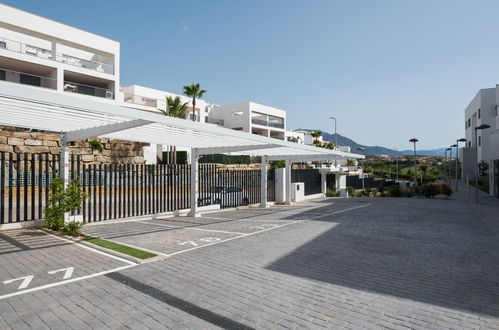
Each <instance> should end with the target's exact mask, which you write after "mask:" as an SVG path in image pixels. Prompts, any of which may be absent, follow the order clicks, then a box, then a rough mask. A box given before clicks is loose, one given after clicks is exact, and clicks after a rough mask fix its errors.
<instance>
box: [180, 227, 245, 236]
mask: <svg viewBox="0 0 499 330" xmlns="http://www.w3.org/2000/svg"><path fill="white" fill-rule="evenodd" d="M183 229H190V230H200V231H208V232H213V233H222V234H235V235H246V233H239V232H237V231H226V230H216V229H205V228H199V227H184V228H183Z"/></svg>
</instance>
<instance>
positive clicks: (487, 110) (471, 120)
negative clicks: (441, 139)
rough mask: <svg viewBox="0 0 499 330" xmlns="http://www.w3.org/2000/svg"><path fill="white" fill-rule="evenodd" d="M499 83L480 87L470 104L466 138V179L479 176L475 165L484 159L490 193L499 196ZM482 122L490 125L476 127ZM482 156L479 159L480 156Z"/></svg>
mask: <svg viewBox="0 0 499 330" xmlns="http://www.w3.org/2000/svg"><path fill="white" fill-rule="evenodd" d="M498 104H499V85H496V87H495V88H485V89H480V90H479V91H478V93H477V94H476V95H475V97H474V98H473V99H472V100H471V102H470V103H469V105H468V106H467V107H466V109H465V111H464V114H465V118H464V119H465V123H464V126H465V138H466V140H467V142H466V147H465V148H463V149H462V152H461V155H462V156H461V159H462V162H463V165H462V170H463V178H466V177H469V178H470V179H471V178H474V177H475V164H477V163H479V162H481V161H484V162H486V163H487V164H489V170H488V173H489V180H490V181H489V187H490V191H489V193H490V194H491V195H494V196H496V197H499V182H498V181H499V117H498V116H497V107H498ZM482 124H486V125H489V126H490V128H487V129H481V130H476V134H475V128H476V127H479V126H480V125H482ZM477 157H478V158H477Z"/></svg>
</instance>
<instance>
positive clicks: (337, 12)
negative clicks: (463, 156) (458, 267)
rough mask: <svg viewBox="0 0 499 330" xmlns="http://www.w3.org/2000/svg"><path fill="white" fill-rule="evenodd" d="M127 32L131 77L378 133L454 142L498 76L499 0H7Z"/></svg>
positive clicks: (392, 140) (305, 124) (124, 58)
mask: <svg viewBox="0 0 499 330" xmlns="http://www.w3.org/2000/svg"><path fill="white" fill-rule="evenodd" d="M3 2H4V3H5V4H8V5H11V6H14V7H17V8H20V9H23V10H26V11H30V12H33V13H35V14H38V15H41V16H44V17H48V18H51V19H54V20H57V21H60V22H63V23H66V24H69V25H72V26H75V27H78V28H81V29H84V30H88V31H91V32H93V33H96V34H100V35H103V36H105V37H108V38H111V39H114V40H118V41H120V43H121V84H122V85H129V84H139V85H144V86H149V87H153V88H158V89H165V90H168V91H171V92H177V93H180V91H181V87H182V86H183V85H185V84H187V83H191V82H199V83H201V85H202V86H203V87H204V88H205V89H207V90H208V94H207V95H206V99H207V100H210V101H213V102H217V103H220V104H230V103H237V102H243V101H254V102H259V103H263V104H266V105H270V106H274V107H278V108H281V109H284V110H287V115H288V121H287V123H288V127H290V128H317V129H322V130H324V131H329V132H331V131H332V129H331V127H332V126H333V125H332V124H333V123H332V122H331V121H330V120H328V117H329V116H330V115H333V116H336V117H337V118H338V133H340V134H342V135H345V136H347V137H350V138H352V139H354V140H355V141H357V142H359V143H362V144H367V145H382V146H385V147H398V148H400V149H409V148H411V144H410V143H409V142H408V140H409V138H411V137H417V138H418V139H419V140H420V143H419V144H418V147H419V148H437V147H443V146H449V145H450V144H452V143H454V142H455V140H456V139H457V138H460V137H462V136H463V135H464V108H465V107H466V105H467V104H468V103H469V101H471V99H472V98H473V96H474V95H475V94H476V92H477V91H478V90H479V89H480V88H488V87H493V86H495V84H496V83H497V82H498V77H499V43H498V42H497V37H496V31H497V13H499V1H495V0H492V1H485V0H469V1H463V0H448V1H445V0H439V1H435V0H431V1H430V0H413V1H409V0H378V1H374V0H364V1H360V0H343V1H333V0H325V1H319V0H310V1H305V0H302V1H293V0H254V1H243V0H237V1H236V0H227V1H225V0H209V1H207V0H198V1H189V0H182V1H180V0H179V1H161V0H150V1H148V0H145V1H127V0H123V1H93V0H85V1H71V2H69V3H68V1H55V0H44V1H38V0H36V1H34V0H33V1H28V0H15V1H8V0H3Z"/></svg>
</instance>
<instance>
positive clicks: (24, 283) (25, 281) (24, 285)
mask: <svg viewBox="0 0 499 330" xmlns="http://www.w3.org/2000/svg"><path fill="white" fill-rule="evenodd" d="M33 277H34V276H33V275H28V276H22V277H18V278H13V279H11V280H6V281H3V284H10V283H13V282H15V281H20V280H23V281H22V282H21V284H20V285H19V287H18V288H17V290H21V289H26V288H27V287H28V285H29V284H30V283H31V281H32V280H33Z"/></svg>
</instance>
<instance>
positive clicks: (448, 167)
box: [445, 148, 452, 182]
mask: <svg viewBox="0 0 499 330" xmlns="http://www.w3.org/2000/svg"><path fill="white" fill-rule="evenodd" d="M445 151H449V157H448V158H447V161H446V162H445V163H446V164H445V167H446V173H445V181H446V182H449V181H450V165H449V163H450V159H451V156H452V149H451V148H447V149H446V150H445ZM446 155H447V154H446Z"/></svg>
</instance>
